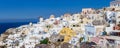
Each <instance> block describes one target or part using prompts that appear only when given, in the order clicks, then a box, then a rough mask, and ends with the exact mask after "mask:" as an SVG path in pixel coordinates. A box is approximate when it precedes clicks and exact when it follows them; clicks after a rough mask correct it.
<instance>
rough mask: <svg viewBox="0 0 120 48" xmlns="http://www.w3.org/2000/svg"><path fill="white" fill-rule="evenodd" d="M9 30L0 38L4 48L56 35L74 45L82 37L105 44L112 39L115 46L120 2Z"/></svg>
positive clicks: (119, 35)
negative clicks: (9, 31) (2, 38)
mask: <svg viewBox="0 0 120 48" xmlns="http://www.w3.org/2000/svg"><path fill="white" fill-rule="evenodd" d="M64 31H65V32H64ZM12 32H13V33H12V34H10V35H8V37H7V38H6V39H5V40H3V41H0V45H6V46H7V48H12V47H13V48H21V47H23V46H24V47H25V48H34V47H35V45H36V44H39V43H40V40H43V39H45V38H50V37H51V36H52V35H56V34H59V35H62V36H64V38H63V39H64V42H68V43H70V44H72V45H77V44H78V42H79V39H80V38H81V37H84V40H83V41H82V42H86V41H92V42H96V43H97V44H102V43H101V40H103V42H104V45H105V44H106V40H109V39H111V40H114V43H111V44H110V43H109V44H110V45H112V44H114V45H116V48H117V47H119V46H120V1H119V0H115V1H112V2H111V4H110V7H105V8H102V9H98V10H95V9H92V8H83V9H82V12H81V13H77V14H72V15H71V14H64V15H63V16H60V17H55V16H54V15H51V16H50V18H48V19H44V18H42V17H40V18H39V22H38V23H36V24H33V23H31V22H30V24H29V25H23V26H20V27H17V28H15V30H14V31H12ZM105 32H106V33H107V34H105ZM104 35H106V36H104ZM95 37H97V38H100V39H98V42H97V41H95V39H93V38H95ZM97 38H96V40H97ZM101 38H102V39H101ZM53 39H54V38H53ZM108 42H109V41H108Z"/></svg>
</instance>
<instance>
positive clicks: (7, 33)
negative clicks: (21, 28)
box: [0, 28, 16, 41]
mask: <svg viewBox="0 0 120 48" xmlns="http://www.w3.org/2000/svg"><path fill="white" fill-rule="evenodd" d="M15 31H16V29H15V28H10V29H7V30H6V31H5V32H4V33H3V34H1V35H0V41H3V40H4V39H6V38H7V37H8V35H9V34H13V33H14V32H15Z"/></svg>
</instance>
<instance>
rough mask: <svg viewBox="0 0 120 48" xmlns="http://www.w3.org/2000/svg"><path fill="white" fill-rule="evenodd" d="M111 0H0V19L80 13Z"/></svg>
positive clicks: (99, 6) (107, 3)
mask: <svg viewBox="0 0 120 48" xmlns="http://www.w3.org/2000/svg"><path fill="white" fill-rule="evenodd" d="M110 1H111V0H0V20H2V19H4V20H7V19H30V18H38V17H39V16H42V17H44V18H48V17H49V16H50V15H51V14H53V15H55V17H58V16H61V15H63V14H65V13H71V14H73V13H80V12H81V9H82V8H95V9H98V8H103V7H108V6H109V3H110Z"/></svg>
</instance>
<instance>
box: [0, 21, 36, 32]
mask: <svg viewBox="0 0 120 48" xmlns="http://www.w3.org/2000/svg"><path fill="white" fill-rule="evenodd" d="M32 23H37V21H34V22H32ZM28 24H29V22H28V21H27V22H0V34H2V33H4V32H5V31H6V30H7V29H9V28H16V27H19V26H21V25H28Z"/></svg>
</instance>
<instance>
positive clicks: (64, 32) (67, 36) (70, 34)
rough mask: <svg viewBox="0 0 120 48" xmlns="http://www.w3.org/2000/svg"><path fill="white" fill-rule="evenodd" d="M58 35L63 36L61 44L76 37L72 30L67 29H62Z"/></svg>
mask: <svg viewBox="0 0 120 48" xmlns="http://www.w3.org/2000/svg"><path fill="white" fill-rule="evenodd" d="M59 34H60V35H63V36H64V41H63V42H69V41H70V39H71V38H72V37H73V36H75V35H76V33H75V32H74V31H73V30H71V29H70V28H67V27H65V28H63V29H62V30H61V31H60V33H59Z"/></svg>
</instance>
